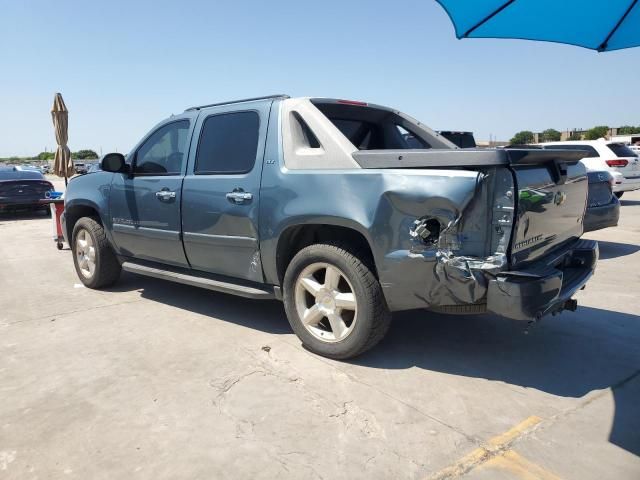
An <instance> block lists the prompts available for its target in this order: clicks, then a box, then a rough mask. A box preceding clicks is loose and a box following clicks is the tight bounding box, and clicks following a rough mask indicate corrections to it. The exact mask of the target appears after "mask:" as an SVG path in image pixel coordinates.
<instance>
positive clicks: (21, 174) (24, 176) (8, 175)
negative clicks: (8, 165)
mask: <svg viewBox="0 0 640 480" xmlns="http://www.w3.org/2000/svg"><path fill="white" fill-rule="evenodd" d="M0 180H44V176H43V175H42V174H41V173H40V172H35V171H28V170H27V171H25V170H22V171H21V170H13V169H7V170H5V169H2V170H0Z"/></svg>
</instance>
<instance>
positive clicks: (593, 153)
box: [543, 145, 600, 158]
mask: <svg viewBox="0 0 640 480" xmlns="http://www.w3.org/2000/svg"><path fill="white" fill-rule="evenodd" d="M543 148H545V149H548V150H584V151H586V152H589V154H588V155H587V156H586V157H585V158H595V157H599V156H600V155H598V151H597V150H596V149H595V148H593V147H592V146H591V145H548V146H544V147H543Z"/></svg>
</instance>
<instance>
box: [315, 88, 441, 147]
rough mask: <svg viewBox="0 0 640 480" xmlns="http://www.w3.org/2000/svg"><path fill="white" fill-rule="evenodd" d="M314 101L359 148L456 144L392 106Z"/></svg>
mask: <svg viewBox="0 0 640 480" xmlns="http://www.w3.org/2000/svg"><path fill="white" fill-rule="evenodd" d="M312 102H313V104H314V105H315V106H316V107H317V108H318V110H320V111H321V112H322V113H323V114H324V115H325V116H326V117H327V118H328V119H329V120H330V121H331V123H333V124H334V125H335V126H336V128H337V129H338V130H340V132H341V133H342V134H343V135H344V136H345V137H346V138H347V139H348V140H349V141H350V142H351V143H352V144H353V145H354V146H355V147H356V148H357V149H358V150H412V149H426V148H434V147H435V148H453V147H452V146H451V144H450V143H449V142H446V141H444V140H443V139H441V138H440V137H436V136H435V135H432V134H430V133H429V131H428V130H427V129H426V128H424V127H423V128H420V127H421V126H419V125H418V124H417V123H416V124H414V123H413V122H412V121H411V120H410V119H408V118H407V117H406V116H402V115H400V114H399V113H398V112H395V111H392V110H388V109H384V108H380V107H375V106H363V105H348V104H343V103H340V102H339V101H338V102H337V103H334V102H331V101H328V102H324V101H321V100H315V101H312ZM414 130H415V131H414Z"/></svg>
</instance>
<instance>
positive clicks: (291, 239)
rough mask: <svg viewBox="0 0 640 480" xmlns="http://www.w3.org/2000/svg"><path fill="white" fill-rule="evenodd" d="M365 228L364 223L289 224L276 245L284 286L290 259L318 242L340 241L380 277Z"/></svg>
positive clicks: (276, 260) (278, 270) (277, 269)
mask: <svg viewBox="0 0 640 480" xmlns="http://www.w3.org/2000/svg"><path fill="white" fill-rule="evenodd" d="M363 230H364V231H366V229H364V227H362V226H361V225H352V224H348V223H347V224H345V223H342V222H341V223H314V222H310V223H307V222H304V223H295V224H291V225H288V226H287V227H286V228H285V229H284V230H283V231H282V232H281V234H280V235H279V237H278V242H277V246H276V255H275V263H276V265H275V267H276V272H277V281H278V284H279V285H282V282H283V279H284V274H285V272H286V270H287V266H288V265H289V263H290V262H291V259H292V258H293V257H294V256H295V255H296V254H297V253H298V252H299V251H300V250H302V249H303V248H305V247H307V246H309V245H313V244H318V243H333V244H335V243H340V244H341V245H342V246H343V247H344V248H346V249H348V250H349V251H350V252H351V253H353V254H357V256H358V257H363V258H360V260H361V261H362V262H364V263H365V264H366V265H367V267H368V268H369V269H370V270H371V272H372V273H373V274H374V276H375V277H376V278H379V277H378V271H377V268H376V262H375V257H374V254H373V248H372V246H371V243H370V241H369V239H368V238H367V236H366V235H365V234H364V233H363Z"/></svg>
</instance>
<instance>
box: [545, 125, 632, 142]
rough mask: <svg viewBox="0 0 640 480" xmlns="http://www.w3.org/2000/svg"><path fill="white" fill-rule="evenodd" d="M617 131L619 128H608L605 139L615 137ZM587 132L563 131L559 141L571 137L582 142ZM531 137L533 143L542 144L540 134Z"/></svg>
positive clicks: (576, 130) (577, 130)
mask: <svg viewBox="0 0 640 480" xmlns="http://www.w3.org/2000/svg"><path fill="white" fill-rule="evenodd" d="M618 130H620V127H616V128H610V129H609V131H608V133H607V138H611V137H615V136H617V135H618ZM588 131H589V130H582V129H580V128H574V129H573V130H565V131H564V132H560V141H561V142H566V141H567V140H569V139H571V138H572V137H573V139H575V140H584V137H585V136H586V135H587V132H588ZM533 137H534V143H542V132H540V133H534V134H533Z"/></svg>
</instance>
